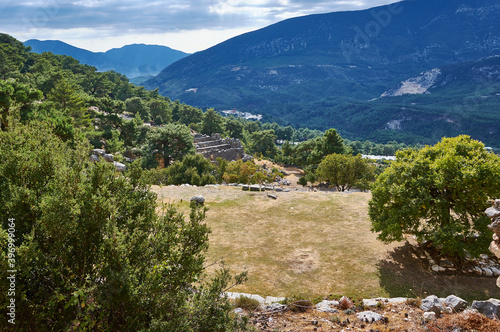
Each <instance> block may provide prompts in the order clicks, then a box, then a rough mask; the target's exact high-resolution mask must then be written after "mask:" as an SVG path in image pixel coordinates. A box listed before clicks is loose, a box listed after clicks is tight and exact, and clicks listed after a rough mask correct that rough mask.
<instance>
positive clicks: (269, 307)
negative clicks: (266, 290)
mask: <svg viewBox="0 0 500 332" xmlns="http://www.w3.org/2000/svg"><path fill="white" fill-rule="evenodd" d="M285 308H286V306H285V305H283V304H281V303H272V304H270V305H266V306H264V311H280V310H283V309H285Z"/></svg>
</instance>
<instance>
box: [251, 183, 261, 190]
mask: <svg viewBox="0 0 500 332" xmlns="http://www.w3.org/2000/svg"><path fill="white" fill-rule="evenodd" d="M250 191H261V188H260V186H259V185H255V184H253V185H251V186H250Z"/></svg>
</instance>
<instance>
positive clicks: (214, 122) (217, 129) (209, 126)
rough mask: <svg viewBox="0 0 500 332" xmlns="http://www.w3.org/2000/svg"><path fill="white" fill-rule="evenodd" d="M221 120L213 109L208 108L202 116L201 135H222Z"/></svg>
mask: <svg viewBox="0 0 500 332" xmlns="http://www.w3.org/2000/svg"><path fill="white" fill-rule="evenodd" d="M223 122H224V120H223V118H222V116H221V115H220V114H219V113H217V112H216V111H215V110H214V109H213V108H209V109H208V110H207V111H206V112H205V113H204V114H203V121H202V125H201V133H202V134H205V135H212V134H214V133H219V134H221V133H223V131H224V130H223Z"/></svg>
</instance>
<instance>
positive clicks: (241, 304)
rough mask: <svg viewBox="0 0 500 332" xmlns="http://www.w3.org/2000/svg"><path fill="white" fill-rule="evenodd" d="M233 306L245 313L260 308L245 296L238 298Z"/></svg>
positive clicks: (258, 304) (256, 302)
mask: <svg viewBox="0 0 500 332" xmlns="http://www.w3.org/2000/svg"><path fill="white" fill-rule="evenodd" d="M234 306H235V307H236V308H241V309H244V310H247V311H254V310H256V309H257V308H259V307H260V302H259V301H257V300H255V299H251V298H249V297H246V296H240V297H238V298H237V299H236V300H234Z"/></svg>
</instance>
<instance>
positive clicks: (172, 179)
mask: <svg viewBox="0 0 500 332" xmlns="http://www.w3.org/2000/svg"><path fill="white" fill-rule="evenodd" d="M214 172H215V167H214V166H213V165H212V163H211V162H210V160H208V159H207V158H205V157H203V156H202V155H201V154H189V155H187V156H185V157H184V158H182V160H180V161H177V162H174V163H173V164H172V165H171V166H170V167H168V169H167V172H166V175H167V177H168V178H167V181H166V183H168V184H175V185H179V184H183V183H189V184H192V185H196V186H204V185H206V184H213V183H215V182H216V179H215V176H214V175H213V173H214Z"/></svg>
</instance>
